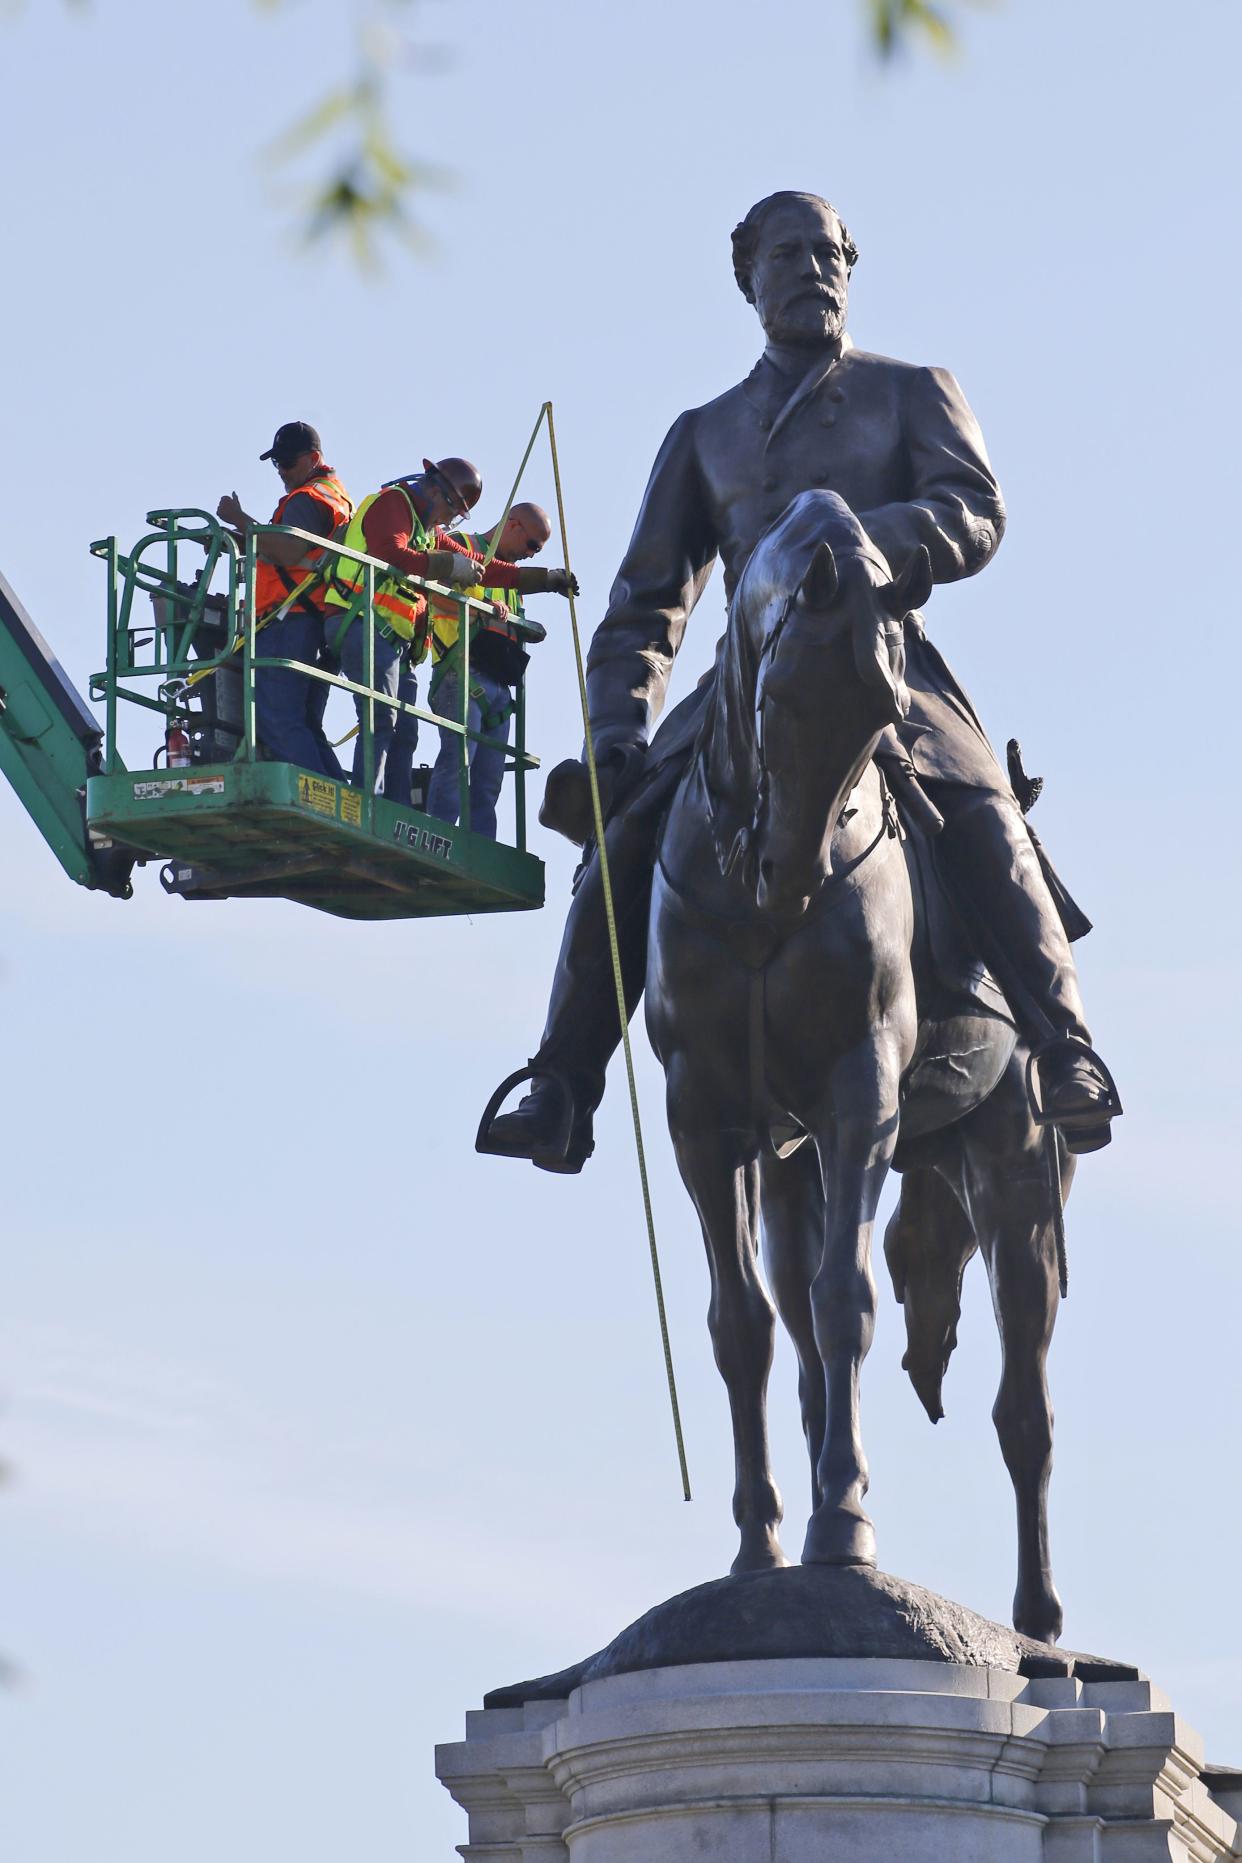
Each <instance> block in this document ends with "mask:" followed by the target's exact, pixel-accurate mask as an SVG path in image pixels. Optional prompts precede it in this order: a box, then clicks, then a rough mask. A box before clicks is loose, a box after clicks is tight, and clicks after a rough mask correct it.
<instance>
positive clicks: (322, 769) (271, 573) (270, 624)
mask: <svg viewBox="0 0 1242 1863" xmlns="http://www.w3.org/2000/svg"><path fill="white" fill-rule="evenodd" d="M259 458H260V459H261V460H265V459H270V460H271V462H272V464H273V465H274V466H275V468H276V471H277V472H278V473H279V475H280V481H281V484H282V485H283V486H284V488H285V489H284V493H283V495H282V496H281V497H280V498H279V499H278V500H277V503H276V509H275V510H274V511H273V512H272V515H271V518H270V519H269V522H270V523H272V524H289V525H292V526H294V527H296V528H297V529H298V530H304V531H311V532H313V533H314V535H315V536H317V537H331V536H332V535H333V534H334V533H335V532H336V531H338V530H342V529H344V527H345V526H346V525H348V523H349V521H350V518H351V516H352V514H353V504H352V503H351V501H350V498H349V494H348V493H347V492H346V490H345V488H344V486H343V485H342V484H341V481H340V480H339V479H338V478H337V476H336V473H335V472H334V471H333V470H332V468H331V466H329V465H327V464H325V461H324V456H323V443H322V441H321V440H320V438H319V435H318V433H317V432H316V430H315V428H314V427H311V426H310V425H308V423H307V422H306V421H302V420H293V421H286V422H285V424H284V426H283V427H278V428H277V430H276V437H275V439H274V440H273V441H272V444H271V446H270V447H269V448H268V449H267V451H266V453H260V455H259ZM216 513H217V515H218V516H219V517H221V518H222V519H223V520H224V522H225V523H226V524H229V525H231V526H232V527H233V528H234V529H235V530H236V531H237V532H238V533H239V534H240V536H241V537H242V538H243V539H244V537H245V534H246V532H247V530H249V529H251V528H253V527H254V526H255V525H256V524H257V523H259V522H260V520H259V519H257V518H253V517H251V516H250V515H249V513H248V512H246V511H244V510H243V509H242V505H241V500H240V499H239V498H238V496H237V493H236V492H226V493H225V495H224V497H223V498H221V500H220V502H219V504H218V505H217V506H216ZM256 554H257V558H258V562H257V571H256V575H255V586H254V608H255V619H256V621H257V622H258V623H259V624H260V625H261V627H262V633H261V634H260V635H259V636H258V637H257V638H256V642H255V650H256V657H259V658H262V659H270V660H296V661H299V662H300V663H301V664H302V665H303V666H314V665H315V664H316V660H317V658H318V655H319V652H320V648H321V643H322V639H323V609H324V601H325V594H326V590H325V581H324V574H325V571H326V569H327V563H326V561H325V558H324V553H323V551H322V550H314V549H311V548H310V547H309V546H308V545H307V544H306V543H305V542H304V541H303V540H302V539H300V538H297V537H272V536H263V537H260V539H259V541H258V545H257V550H256ZM327 696H328V687H327V686H326V684H325V683H324V682H323V681H322V680H318V679H307V678H306V677H305V676H304V675H303V674H301V673H295V672H294V671H293V670H292V668H289V667H276V666H271V667H268V666H258V667H256V668H255V675H254V709H255V728H256V731H257V733H258V737H259V742H260V744H261V745H262V747H263V749H264V750H265V751H266V752H267V754H268V756H269V757H272V758H274V759H276V760H277V761H278V762H281V763H296V764H298V765H299V766H300V767H301V768H302V769H304V770H311V771H314V772H316V773H317V774H320V775H324V776H335V777H340V776H341V775H342V774H343V772H342V770H341V767H340V765H339V763H338V762H337V760H336V757H335V756H334V754H333V752H332V748H331V746H330V744H329V743H328V740H327V737H326V736H325V734H324V729H323V712H324V705H325V703H326V701H327Z"/></svg>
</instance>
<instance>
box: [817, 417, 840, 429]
mask: <svg viewBox="0 0 1242 1863" xmlns="http://www.w3.org/2000/svg"><path fill="white" fill-rule="evenodd" d="M819 424H820V426H821V427H835V426H836V424H837V417H836V415H835V414H821V415H820V417H819Z"/></svg>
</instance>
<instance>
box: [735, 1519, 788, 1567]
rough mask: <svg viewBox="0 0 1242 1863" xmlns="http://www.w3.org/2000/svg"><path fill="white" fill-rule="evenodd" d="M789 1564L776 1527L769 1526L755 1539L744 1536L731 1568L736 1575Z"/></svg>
mask: <svg viewBox="0 0 1242 1863" xmlns="http://www.w3.org/2000/svg"><path fill="white" fill-rule="evenodd" d="M788 1564H789V1560H788V1559H787V1558H786V1557H785V1554H784V1551H783V1550H782V1547H781V1542H780V1539H779V1538H778V1536H777V1533H776V1530H775V1528H768V1529H766V1530H765V1531H764V1532H763V1533H762V1534H759V1535H756V1536H755V1538H754V1539H750V1538H747V1537H746V1536H743V1539H742V1544H741V1546H740V1548H739V1549H738V1555H737V1558H736V1559H735V1560H734V1561H733V1564H732V1565H731V1566H730V1567H729V1570H730V1572H731V1573H733V1575H734V1576H735V1577H736V1575H737V1574H738V1573H739V1572H774V1571H776V1570H777V1569H778V1568H779V1567H781V1566H783V1565H788Z"/></svg>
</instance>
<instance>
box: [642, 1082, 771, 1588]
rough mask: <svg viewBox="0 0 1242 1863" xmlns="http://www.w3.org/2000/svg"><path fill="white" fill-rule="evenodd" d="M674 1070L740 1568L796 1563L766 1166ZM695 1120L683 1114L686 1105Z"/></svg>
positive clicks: (672, 1109) (674, 1112)
mask: <svg viewBox="0 0 1242 1863" xmlns="http://www.w3.org/2000/svg"><path fill="white" fill-rule="evenodd" d="M677 1073H678V1070H677V1069H676V1068H673V1069H671V1070H670V1073H669V1095H668V1099H669V1126H670V1129H671V1131H672V1134H673V1145H674V1148H675V1150H676V1153H677V1164H678V1167H679V1169H680V1171H681V1175H682V1178H683V1180H684V1182H685V1185H686V1189H687V1190H688V1191H689V1192H690V1195H691V1197H692V1198H693V1199H694V1206H695V1208H696V1210H697V1211H698V1213H699V1221H700V1223H701V1224H702V1226H703V1241H704V1243H705V1245H706V1248H707V1261H708V1266H709V1268H710V1270H711V1284H712V1291H711V1305H710V1307H709V1309H708V1326H709V1327H710V1329H711V1336H712V1348H713V1350H714V1352H715V1355H716V1363H717V1365H718V1366H719V1367H720V1374H721V1376H722V1377H723V1379H724V1381H725V1386H726V1389H727V1390H728V1393H729V1409H730V1412H731V1415H732V1419H733V1452H734V1465H735V1483H734V1490H733V1518H734V1519H735V1520H736V1522H737V1524H738V1528H739V1530H740V1532H741V1544H740V1546H739V1548H738V1555H737V1558H736V1559H735V1560H734V1562H733V1567H732V1569H733V1571H735V1572H751V1571H757V1570H760V1569H762V1568H764V1567H768V1566H778V1565H787V1564H788V1560H787V1559H786V1558H785V1555H784V1553H783V1552H782V1551H781V1544H780V1538H779V1528H780V1523H781V1514H782V1511H783V1510H782V1506H781V1497H780V1493H779V1491H778V1489H777V1486H776V1483H775V1481H774V1480H773V1479H772V1465H771V1458H770V1455H769V1452H768V1418H767V1386H768V1373H769V1371H770V1370H771V1368H772V1348H773V1343H774V1339H775V1332H776V1314H775V1311H774V1309H773V1306H772V1302H771V1300H770V1299H769V1298H768V1292H767V1289H766V1288H765V1287H764V1285H763V1279H762V1276H761V1275H760V1273H759V1260H758V1235H759V1210H758V1193H759V1171H758V1166H757V1165H756V1164H754V1163H753V1162H741V1161H740V1154H739V1146H738V1142H737V1137H736V1135H733V1136H730V1134H729V1133H728V1132H727V1130H725V1129H724V1128H723V1127H722V1125H721V1124H720V1122H718V1120H717V1119H715V1118H714V1117H713V1116H712V1112H711V1109H710V1100H709V1099H708V1098H707V1097H706V1096H705V1095H703V1094H702V1093H697V1094H695V1095H694V1096H693V1097H692V1096H691V1095H690V1094H689V1093H685V1094H684V1095H683V1093H682V1092H681V1091H680V1090H679V1089H678V1087H677V1086H676V1085H675V1082H676V1076H677ZM682 1104H684V1106H685V1108H686V1109H687V1110H689V1109H693V1115H694V1116H693V1118H692V1119H687V1120H685V1121H683V1120H682V1119H681V1117H679V1113H680V1110H681V1105H682Z"/></svg>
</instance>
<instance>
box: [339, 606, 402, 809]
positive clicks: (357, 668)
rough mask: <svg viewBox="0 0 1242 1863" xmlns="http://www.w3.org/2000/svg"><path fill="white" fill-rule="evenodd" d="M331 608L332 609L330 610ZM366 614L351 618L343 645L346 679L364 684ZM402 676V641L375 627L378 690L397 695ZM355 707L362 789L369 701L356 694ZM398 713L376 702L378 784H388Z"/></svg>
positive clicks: (356, 766)
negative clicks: (386, 768)
mask: <svg viewBox="0 0 1242 1863" xmlns="http://www.w3.org/2000/svg"><path fill="white" fill-rule="evenodd" d="M330 612H331V611H329V613H330ZM362 627H363V623H362V617H361V616H359V617H358V618H357V620H355V621H351V622H350V624H349V632H348V633H347V634H346V636H345V639H344V640H343V641H342V643H341V646H340V650H339V651H340V655H341V671H342V672H343V673H344V675H345V677H346V679H352V680H353V681H354V683H355V685H359V686H360V685H362V684H363V681H364V677H365V673H364V663H363V634H362ZM327 637H328V642H329V645H330V644H331V642H332V638H333V627H332V622H331V620H330V619H329V621H328V628H327ZM400 678H401V642H400V641H392V640H386V639H385V638H384V636H383V635H382V634H381V633H380V631H379V629H378V628H377V629H376V630H375V690H376V691H377V692H383V693H386V694H387V696H388V697H389V698H391V699H395V698H396V696H397V685H398V682H399V681H400ZM354 710H355V711H356V712H357V714H358V736H357V738H356V739H355V742H354V776H353V780H354V782H355V783H356V784H357V786H358V788H359V789H361V787H362V781H363V768H362V762H363V758H362V733H363V730H364V728H365V723H366V715H367V701H366V699H364V698H361V697H359V696H358V695H357V694H355V695H354ZM396 722H397V714H396V712H395V711H393V709H392V707H391V706H389V705H381V704H380V702H379V701H378V699H377V700H376V704H375V787H376V788H377V789H380V790H382V789H383V787H384V765H385V763H386V761H387V757H388V747H389V745H390V744H391V743H392V734H393V727H394V726H395V724H396Z"/></svg>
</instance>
